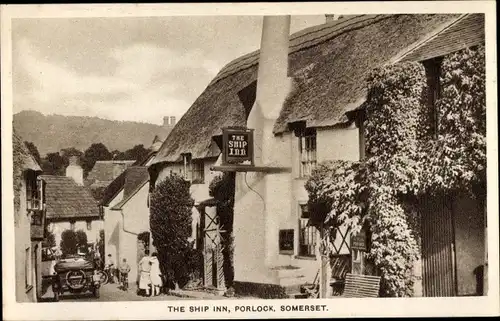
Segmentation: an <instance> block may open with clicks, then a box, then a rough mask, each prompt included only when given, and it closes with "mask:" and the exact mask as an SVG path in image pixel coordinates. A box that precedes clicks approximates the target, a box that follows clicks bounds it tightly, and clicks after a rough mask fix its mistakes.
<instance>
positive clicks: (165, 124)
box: [163, 116, 170, 127]
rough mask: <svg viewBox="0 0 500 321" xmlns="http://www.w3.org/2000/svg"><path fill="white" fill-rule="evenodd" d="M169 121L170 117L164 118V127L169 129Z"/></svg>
mask: <svg viewBox="0 0 500 321" xmlns="http://www.w3.org/2000/svg"><path fill="white" fill-rule="evenodd" d="M169 119H170V117H168V116H164V117H163V126H164V127H168V126H169Z"/></svg>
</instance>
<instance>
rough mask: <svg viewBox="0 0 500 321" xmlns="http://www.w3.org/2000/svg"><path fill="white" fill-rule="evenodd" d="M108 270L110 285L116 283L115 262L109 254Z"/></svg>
mask: <svg viewBox="0 0 500 321" xmlns="http://www.w3.org/2000/svg"><path fill="white" fill-rule="evenodd" d="M106 269H107V270H108V271H109V283H115V274H116V272H115V270H116V267H115V261H114V260H113V256H111V254H108V259H107V261H106Z"/></svg>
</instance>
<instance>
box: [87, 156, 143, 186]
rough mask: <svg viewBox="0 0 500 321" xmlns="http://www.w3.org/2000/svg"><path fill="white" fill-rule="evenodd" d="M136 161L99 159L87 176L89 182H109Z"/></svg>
mask: <svg viewBox="0 0 500 321" xmlns="http://www.w3.org/2000/svg"><path fill="white" fill-rule="evenodd" d="M135 162H136V161H135V160H110V161H97V162H96V163H95V165H94V167H93V168H92V170H91V171H90V172H89V175H88V176H87V182H88V183H90V184H93V183H95V182H96V181H99V182H107V183H108V184H109V183H111V182H112V181H113V180H114V179H115V178H117V177H118V176H119V175H120V174H121V173H123V171H124V170H125V169H126V168H127V167H129V166H131V165H132V164H134V163H135Z"/></svg>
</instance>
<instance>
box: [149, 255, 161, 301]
mask: <svg viewBox="0 0 500 321" xmlns="http://www.w3.org/2000/svg"><path fill="white" fill-rule="evenodd" d="M150 262H151V272H150V273H151V274H150V275H151V283H152V285H153V295H154V296H157V295H159V294H160V289H161V286H162V283H163V282H162V280H161V271H160V262H159V261H158V257H157V254H156V252H155V253H153V254H152V256H151V258H150Z"/></svg>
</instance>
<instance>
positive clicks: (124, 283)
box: [120, 273, 128, 291]
mask: <svg viewBox="0 0 500 321" xmlns="http://www.w3.org/2000/svg"><path fill="white" fill-rule="evenodd" d="M120 287H121V288H122V290H123V291H127V290H128V273H120Z"/></svg>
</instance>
